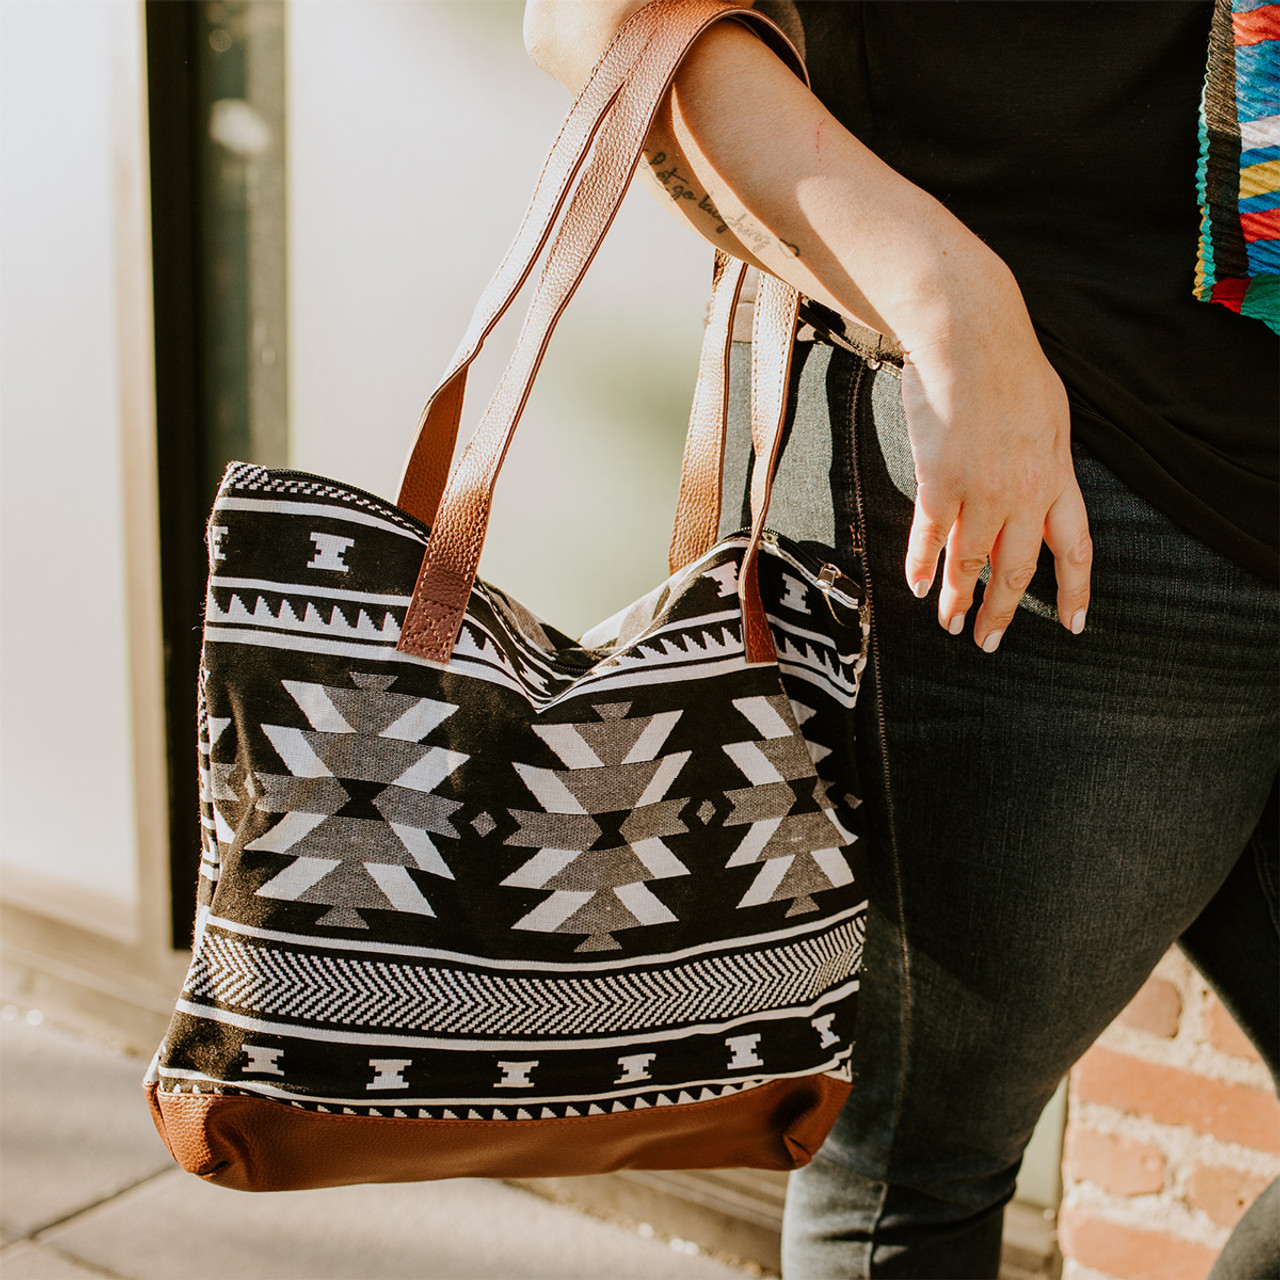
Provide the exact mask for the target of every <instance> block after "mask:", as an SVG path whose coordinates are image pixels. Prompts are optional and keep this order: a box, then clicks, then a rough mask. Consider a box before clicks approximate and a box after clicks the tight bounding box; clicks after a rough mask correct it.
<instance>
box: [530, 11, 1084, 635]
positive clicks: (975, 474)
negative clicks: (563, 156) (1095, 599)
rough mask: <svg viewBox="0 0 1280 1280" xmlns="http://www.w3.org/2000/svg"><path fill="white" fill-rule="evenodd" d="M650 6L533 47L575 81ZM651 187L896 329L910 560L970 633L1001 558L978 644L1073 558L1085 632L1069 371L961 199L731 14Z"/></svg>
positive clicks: (764, 260)
mask: <svg viewBox="0 0 1280 1280" xmlns="http://www.w3.org/2000/svg"><path fill="white" fill-rule="evenodd" d="M639 7H640V0H531V2H530V7H529V10H528V15H527V22H526V43H528V44H529V46H530V52H531V54H532V55H533V57H534V59H535V61H537V62H538V63H539V65H540V66H542V67H543V68H544V69H546V70H548V71H549V72H551V74H553V75H555V76H556V77H557V78H558V79H560V80H561V81H562V82H563V83H564V84H565V85H566V86H568V87H569V88H570V90H572V91H574V92H576V91H577V89H578V88H579V87H580V86H581V83H582V81H583V80H585V78H586V76H587V75H588V73H589V72H590V69H591V67H592V66H593V65H594V63H595V61H596V59H597V58H598V57H599V55H600V54H601V53H602V52H603V50H604V47H605V45H606V44H607V43H608V40H609V38H610V37H611V36H612V35H613V33H614V32H615V31H616V30H617V28H618V27H619V26H620V25H621V24H622V22H623V21H624V20H625V19H626V18H627V17H629V16H630V14H631V13H632V12H633V11H634V10H635V9H637V8H639ZM642 172H647V174H648V177H649V180H650V181H651V182H652V183H654V184H656V185H657V187H658V188H659V189H660V191H661V192H662V193H663V194H664V195H665V196H666V197H667V198H668V202H669V203H670V205H671V207H672V209H673V210H674V211H675V212H676V213H677V214H678V215H679V216H680V217H681V218H683V219H684V220H686V221H687V222H688V223H689V224H690V225H691V226H692V227H693V228H694V229H696V230H697V231H698V232H699V233H700V234H701V235H702V236H704V237H705V238H706V239H708V240H710V241H711V242H712V243H713V244H717V245H719V246H721V247H722V248H724V249H726V250H728V251H729V252H730V253H733V254H735V255H737V256H739V257H746V258H748V259H749V260H751V261H754V262H756V263H757V264H758V265H762V266H764V267H766V268H767V269H768V270H770V271H772V272H773V273H774V274H775V275H778V276H781V277H782V278H783V279H784V280H786V281H788V282H789V283H790V284H793V285H795V286H796V287H797V288H798V289H800V291H801V292H803V293H805V294H807V295H808V296H809V297H811V298H814V299H816V300H817V301H819V302H823V303H826V304H827V305H828V306H830V307H833V308H834V309H835V310H836V311H839V312H841V313H843V314H844V315H847V316H850V317H852V318H853V319H855V320H858V321H861V322H862V323H863V324H867V325H870V326H871V327H872V328H873V329H877V330H879V331H880V332H881V333H883V334H886V335H887V336H889V337H890V338H893V339H895V340H896V341H897V342H898V344H899V345H900V346H901V347H902V349H903V351H904V353H905V360H904V365H903V371H902V402H903V411H904V413H905V415H906V421H907V430H908V434H909V435H910V438H911V447H912V454H913V458H914V461H915V470H916V479H917V482H918V491H917V496H916V505H915V519H914V522H913V524H912V529H911V535H910V539H909V543H908V550H907V559H906V564H905V565H904V570H905V574H906V580H907V582H908V584H909V585H910V587H911V590H912V591H913V592H915V594H916V595H918V596H924V595H926V594H928V593H929V592H930V589H931V587H932V584H933V582H934V580H935V575H936V572H937V567H938V564H939V558H940V556H941V555H942V553H943V550H944V548H945V551H946V562H945V566H944V570H943V581H942V588H941V590H940V591H939V593H938V621H939V622H940V623H941V624H942V626H944V627H946V628H947V629H948V630H949V631H951V632H953V633H955V634H959V632H960V631H961V630H962V629H963V627H964V624H965V617H966V614H967V612H968V610H969V608H970V605H971V604H972V602H973V599H974V593H975V587H976V585H977V583H978V580H979V577H980V575H981V574H982V573H983V571H984V570H985V569H986V568H987V566H988V564H989V566H990V579H989V581H988V584H987V586H986V589H985V591H984V594H983V602H982V606H981V608H980V609H979V611H978V614H977V617H976V619H975V620H974V631H973V634H974V639H975V640H976V641H977V642H978V644H980V645H981V646H982V647H983V648H984V649H985V650H987V651H988V652H992V651H994V650H995V649H996V648H997V647H998V646H999V644H1000V641H1001V638H1002V637H1003V635H1004V631H1005V628H1006V627H1007V626H1008V624H1009V622H1010V621H1011V620H1012V619H1013V616H1014V611H1015V609H1016V607H1017V604H1018V601H1019V600H1020V599H1021V597H1022V594H1023V592H1024V591H1025V590H1026V587H1027V584H1028V583H1029V582H1030V581H1031V578H1032V575H1033V574H1034V572H1035V568H1036V563H1037V559H1038V556H1039V553H1040V547H1041V545H1042V543H1043V544H1047V545H1048V546H1049V548H1050V550H1051V551H1052V552H1053V554H1054V557H1055V560H1056V568H1057V577H1058V613H1059V617H1060V618H1061V620H1062V622H1063V625H1064V626H1067V627H1069V628H1070V629H1071V630H1073V631H1079V630H1080V629H1081V628H1082V627H1083V626H1084V620H1085V613H1086V610H1087V608H1088V603H1089V576H1090V567H1091V564H1092V546H1091V543H1090V541H1089V526H1088V516H1087V513H1086V511H1085V509H1084V502H1083V499H1082V498H1081V496H1080V488H1079V485H1078V484H1077V483H1076V478H1075V471H1074V468H1073V465H1072V458H1071V441H1070V415H1069V412H1068V404H1067V396H1066V392H1065V390H1064V388H1063V386H1062V382H1061V380H1060V379H1059V378H1058V376H1057V374H1056V373H1055V371H1054V370H1053V368H1052V367H1051V366H1050V364H1049V362H1048V361H1047V360H1046V359H1045V356H1044V352H1043V351H1041V349H1040V344H1039V342H1038V340H1037V338H1036V336H1035V330H1034V329H1033V328H1032V325H1031V320H1030V317H1029V316H1028V314H1027V309H1026V306H1025V304H1024V303H1023V300H1022V294H1021V291H1020V290H1019V288H1018V285H1017V283H1016V281H1015V280H1014V278H1013V274H1012V273H1011V272H1010V271H1009V269H1008V267H1006V266H1005V264H1004V263H1003V262H1002V261H1001V260H1000V258H998V257H997V256H996V254H994V253H993V252H992V251H991V250H990V249H988V248H987V246H986V245H985V244H983V242H982V241H981V240H980V239H979V238H978V237H977V236H975V235H974V234H973V233H972V232H971V231H969V229H968V228H967V227H965V226H964V225H963V223H961V222H960V221H959V220H958V219H957V218H955V217H954V216H953V215H952V214H950V213H949V212H948V211H947V210H946V208H944V206H943V205H942V204H941V203H939V202H938V201H937V200H935V199H934V198H933V197H932V196H930V195H929V194H928V193H926V192H924V191H922V190H921V189H920V188H919V187H917V186H916V185H915V184H914V183H912V182H909V181H908V180H907V179H906V178H904V177H903V176H902V175H901V174H899V173H896V172H895V171H894V170H893V169H891V168H890V167H889V166H888V165H886V164H885V163H884V162H883V161H881V160H880V159H879V158H878V157H877V156H876V155H875V154H874V153H873V152H872V151H870V150H869V149H868V148H867V147H865V146H863V145H862V143H860V142H859V141H858V140H857V139H856V138H855V137H853V135H852V134H850V133H849V131H848V130H847V129H845V128H844V127H843V126H842V125H841V124H840V123H839V121H837V120H836V119H835V118H834V117H833V116H832V115H831V114H830V112H828V111H827V110H826V108H825V107H824V106H823V105H822V103H821V102H819V101H818V99H817V98H816V97H815V96H814V95H813V94H812V93H810V92H809V90H808V89H807V88H805V86H804V85H803V84H802V83H801V82H800V81H799V80H798V79H797V78H796V77H795V76H794V75H793V74H792V73H791V71H790V70H789V69H788V68H787V67H786V66H785V65H784V64H783V62H782V61H781V60H780V59H779V58H778V57H776V56H775V55H774V54H773V52H772V51H771V50H770V49H769V48H768V47H767V46H766V45H765V44H763V43H762V42H761V41H760V40H758V39H757V38H756V37H755V36H754V35H752V34H751V33H750V32H749V31H747V30H746V29H745V28H744V27H742V26H740V25H738V24H735V23H731V22H724V23H717V24H716V25H715V26H713V27H712V28H711V29H709V30H708V31H707V32H706V33H705V34H704V35H703V36H702V37H701V38H700V39H699V40H698V41H697V43H696V44H695V45H694V47H693V49H692V50H691V51H690V53H689V55H688V56H687V57H686V58H685V61H684V63H683V64H682V65H681V67H680V70H679V71H678V73H677V75H676V78H675V82H674V86H673V89H672V92H671V93H670V94H669V95H668V97H667V99H666V101H665V102H664V104H663V106H662V108H661V110H660V112H659V114H658V117H657V119H656V120H655V123H654V126H653V128H652V130H651V131H650V134H649V136H648V139H647V149H646V164H645V165H644V166H642Z"/></svg>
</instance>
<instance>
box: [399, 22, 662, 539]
mask: <svg viewBox="0 0 1280 1280" xmlns="http://www.w3.org/2000/svg"><path fill="white" fill-rule="evenodd" d="M648 8H650V7H649V6H647V7H646V11H642V12H644V18H643V19H642V20H641V21H640V22H636V23H625V24H624V25H623V26H622V27H621V28H619V30H618V31H617V33H616V34H615V36H614V38H613V40H612V41H610V43H609V46H608V48H607V49H606V50H605V52H604V54H603V55H602V57H601V58H600V61H599V62H597V63H596V65H595V66H594V67H593V68H592V70H591V74H590V75H589V76H588V77H587V81H586V83H585V84H584V85H583V87H582V91H581V92H580V93H579V94H578V96H577V97H576V98H575V99H574V102H573V105H572V107H570V109H569V113H568V115H566V116H565V118H564V122H563V123H562V124H561V126H560V132H559V133H558V134H557V135H556V139H555V142H554V143H553V144H552V147H551V150H550V152H549V153H548V155H547V159H546V161H545V162H544V164H543V166H542V171H541V173H539V175H538V181H537V183H536V184H535V186H534V190H533V197H532V199H531V200H530V201H529V207H528V208H527V209H526V210H525V215H524V218H523V219H522V221H521V223H520V226H519V229H518V230H517V231H516V234H515V238H514V239H513V240H512V242H511V245H510V247H509V248H508V249H507V252H506V254H505V255H504V256H503V259H502V262H501V263H499V265H498V269H497V271H496V272H494V275H493V278H492V279H491V280H490V281H489V283H488V285H487V286H486V287H485V290H484V293H482V294H481V295H480V300H479V302H477V303H476V307H475V310H474V311H473V312H472V316H471V322H470V323H469V324H468V326H467V331H466V333H465V334H464V335H463V338H462V341H461V342H460V343H459V344H458V349H457V350H456V351H455V352H454V355H453V358H452V360H450V362H449V366H448V368H447V369H446V370H445V374H444V376H443V377H442V378H441V380H440V382H439V384H438V385H437V387H436V389H435V391H434V392H432V394H431V398H430V399H429V400H428V401H427V403H426V406H425V407H424V408H423V410H422V414H421V416H420V417H419V419H418V428H417V432H416V433H415V435H414V441H413V446H412V448H411V449H410V451H409V457H408V459H407V460H406V462H405V468H404V473H403V476H402V478H401V481H400V492H399V496H398V497H397V499H396V505H397V506H399V507H400V508H401V509H402V510H404V511H407V512H409V514H410V515H413V516H416V517H417V518H418V519H419V520H421V521H422V522H423V523H424V524H427V525H430V524H432V523H433V522H434V520H435V517H436V508H437V507H438V505H439V502H440V494H441V493H442V492H443V490H444V486H445V482H446V480H447V479H448V475H449V464H450V462H451V461H452V460H453V449H454V445H455V444H456V443H457V438H458V423H459V421H460V419H461V414H462V404H463V398H464V396H465V393H466V385H467V370H468V369H469V367H470V365H471V363H472V361H474V360H475V358H476V356H477V355H478V354H479V353H480V350H481V348H482V347H483V346H484V342H485V339H486V338H487V337H488V336H489V334H490V333H492V332H493V329H494V326H495V325H496V324H497V323H498V321H499V320H500V319H501V318H502V316H503V315H504V314H505V313H506V311H507V309H508V308H509V307H510V306H511V304H512V302H513V301H514V300H515V298H516V296H517V295H518V294H519V292H520V290H521V289H522V288H523V287H524V284H525V281H526V280H528V278H529V273H530V271H532V269H533V266H534V263H536V262H537V260H538V256H539V255H540V254H541V253H542V250H543V249H544V248H545V246H546V243H547V238H548V237H549V236H550V234H551V229H552V227H553V226H554V225H555V220H556V217H557V216H558V215H559V213H560V210H561V209H562V208H563V207H564V202H565V199H566V198H567V197H568V195H569V192H570V190H571V189H572V186H573V179H574V178H575V177H576V176H577V173H578V171H579V169H581V167H582V164H583V161H584V160H585V159H586V157H587V154H588V152H589V151H590V148H591V142H592V140H593V139H594V137H595V135H596V132H597V130H598V129H599V127H600V124H601V122H602V121H603V119H604V116H605V113H606V112H607V111H608V109H609V107H610V106H611V105H612V103H613V100H614V98H615V97H617V94H618V90H619V89H620V88H621V87H622V83H623V81H624V80H625V79H626V76H627V74H628V73H629V72H630V70H631V68H632V67H633V66H634V65H635V62H636V59H637V58H638V57H639V56H640V54H641V53H642V52H643V50H644V48H645V47H646V46H647V44H648V42H649V40H650V39H651V36H652V31H651V24H652V23H653V22H654V21H656V16H655V15H654V14H653V13H651V12H648V11H647V10H648ZM637 16H639V15H637Z"/></svg>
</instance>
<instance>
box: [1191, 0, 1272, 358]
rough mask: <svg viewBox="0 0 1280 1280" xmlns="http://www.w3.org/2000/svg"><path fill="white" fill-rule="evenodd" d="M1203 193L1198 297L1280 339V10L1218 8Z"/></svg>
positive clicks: (1234, 0)
mask: <svg viewBox="0 0 1280 1280" xmlns="http://www.w3.org/2000/svg"><path fill="white" fill-rule="evenodd" d="M1197 189H1198V191H1199V196H1200V214H1201V220H1200V252H1199V256H1198V261H1197V263H1196V284H1195V294H1196V297H1198V298H1200V299H1202V300H1203V301H1205V302H1220V303H1222V304H1223V305H1224V306H1228V307H1230V308H1231V309H1232V310H1233V311H1238V312H1240V313H1241V314H1242V315H1246V316H1254V317H1256V318H1257V319H1259V320H1261V321H1263V323H1264V324H1267V325H1269V326H1270V327H1271V328H1272V329H1274V330H1275V331H1276V332H1277V333H1280V0H1216V3H1215V5H1214V13H1213V26H1212V30H1211V33H1210V38H1209V68H1208V74H1207V75H1206V78H1205V87H1204V96H1203V97H1202V99H1201V104H1200V164H1199V168H1198V172H1197Z"/></svg>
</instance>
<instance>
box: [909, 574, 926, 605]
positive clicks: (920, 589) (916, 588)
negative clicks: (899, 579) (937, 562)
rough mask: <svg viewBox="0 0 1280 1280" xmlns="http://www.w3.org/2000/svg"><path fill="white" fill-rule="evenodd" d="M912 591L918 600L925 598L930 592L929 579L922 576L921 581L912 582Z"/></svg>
mask: <svg viewBox="0 0 1280 1280" xmlns="http://www.w3.org/2000/svg"><path fill="white" fill-rule="evenodd" d="M911 591H912V594H913V595H914V596H915V598H916V599H917V600H923V599H924V598H925V596H927V595H928V594H929V579H928V578H921V579H920V581H919V582H914V583H912V584H911Z"/></svg>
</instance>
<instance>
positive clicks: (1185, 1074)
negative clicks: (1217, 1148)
mask: <svg viewBox="0 0 1280 1280" xmlns="http://www.w3.org/2000/svg"><path fill="white" fill-rule="evenodd" d="M1071 1079H1072V1085H1073V1087H1074V1088H1075V1090H1076V1093H1077V1096H1078V1097H1079V1098H1080V1100H1081V1101H1082V1102H1099V1103H1102V1104H1103V1105H1104V1106H1109V1107H1118V1108H1120V1109H1121V1110H1122V1111H1128V1112H1131V1113H1132V1114H1134V1115H1142V1116H1150V1117H1151V1119H1153V1120H1156V1121H1158V1122H1159V1123H1161V1124H1173V1125H1186V1126H1187V1127H1188V1128H1191V1129H1194V1130H1195V1132H1196V1133H1206V1134H1211V1135H1212V1136H1213V1137H1215V1138H1221V1139H1222V1140H1223V1141H1224V1142H1238V1143H1241V1144H1242V1145H1243V1146H1246V1147H1253V1148H1256V1149H1257V1150H1259V1151H1280V1104H1278V1103H1277V1102H1276V1099H1275V1096H1274V1095H1273V1094H1270V1093H1267V1092H1264V1091H1263V1090H1261V1089H1255V1088H1252V1087H1251V1086H1249V1085H1243V1084H1234V1083H1232V1082H1230V1081H1227V1080H1213V1079H1211V1078H1209V1077H1208V1076H1202V1075H1197V1074H1196V1073H1195V1072H1194V1071H1187V1070H1185V1069H1184V1068H1182V1067H1168V1066H1165V1065H1163V1064H1162V1063H1158V1062H1144V1061H1143V1060H1142V1059H1141V1058H1135V1057H1133V1056H1132V1055H1131V1054H1127V1053H1117V1052H1116V1051H1115V1050H1114V1049H1104V1048H1102V1047H1101V1046H1098V1045H1095V1046H1094V1047H1093V1048H1092V1049H1090V1050H1089V1052H1088V1053H1086V1054H1085V1056H1084V1057H1083V1058H1081V1059H1080V1061H1079V1063H1078V1064H1077V1065H1076V1068H1075V1070H1074V1071H1073V1072H1072V1073H1071Z"/></svg>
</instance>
